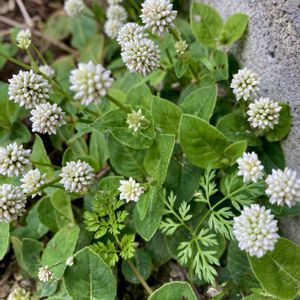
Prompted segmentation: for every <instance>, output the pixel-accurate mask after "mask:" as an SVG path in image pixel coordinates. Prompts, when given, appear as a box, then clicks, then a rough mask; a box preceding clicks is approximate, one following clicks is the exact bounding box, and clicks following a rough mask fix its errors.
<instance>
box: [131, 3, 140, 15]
mask: <svg viewBox="0 0 300 300" xmlns="http://www.w3.org/2000/svg"><path fill="white" fill-rule="evenodd" d="M130 3H131V4H132V6H133V7H134V8H135V9H136V11H137V12H138V13H139V12H140V8H139V6H138V5H137V4H136V2H135V0H130Z"/></svg>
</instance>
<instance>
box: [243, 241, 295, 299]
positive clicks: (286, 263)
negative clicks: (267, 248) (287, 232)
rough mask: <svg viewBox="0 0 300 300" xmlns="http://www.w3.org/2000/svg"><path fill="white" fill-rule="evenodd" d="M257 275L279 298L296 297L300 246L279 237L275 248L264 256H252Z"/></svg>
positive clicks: (265, 286) (252, 263) (251, 259)
mask: <svg viewBox="0 0 300 300" xmlns="http://www.w3.org/2000/svg"><path fill="white" fill-rule="evenodd" d="M249 261H250V264H251V267H252V269H253V271H254V274H255V276H256V277H257V279H258V280H259V282H260V284H261V285H262V287H263V288H264V289H265V290H266V291H267V292H268V293H270V294H271V295H273V296H275V297H278V298H279V299H294V297H296V295H297V294H298V293H299V285H300V269H299V264H300V247H299V246H298V245H296V244H294V243H293V242H291V241H289V240H287V239H284V238H279V240H278V242H277V243H276V245H275V249H274V250H273V251H271V252H267V253H266V254H265V255H264V256H263V257H261V258H256V257H250V256H249Z"/></svg>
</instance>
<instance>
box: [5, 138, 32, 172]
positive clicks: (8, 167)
mask: <svg viewBox="0 0 300 300" xmlns="http://www.w3.org/2000/svg"><path fill="white" fill-rule="evenodd" d="M30 153H31V150H26V149H24V148H23V145H18V144H17V143H15V142H14V143H10V144H8V145H7V146H6V147H5V148H0V174H1V175H4V176H8V177H13V176H20V175H22V174H23V173H24V172H25V171H26V170H27V169H29V167H30V165H31V164H30V161H29V157H30Z"/></svg>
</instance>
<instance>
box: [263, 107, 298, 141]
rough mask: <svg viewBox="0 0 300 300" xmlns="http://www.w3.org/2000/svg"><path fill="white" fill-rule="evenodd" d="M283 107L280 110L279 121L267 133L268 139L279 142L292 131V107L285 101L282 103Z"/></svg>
mask: <svg viewBox="0 0 300 300" xmlns="http://www.w3.org/2000/svg"><path fill="white" fill-rule="evenodd" d="M280 106H281V107H282V109H281V111H280V117H279V123H278V124H277V125H275V126H274V128H273V129H272V130H270V131H268V132H267V133H266V139H267V140H268V141H269V142H278V141H280V140H282V139H283V138H284V137H285V136H286V135H287V134H288V133H289V131H290V127H291V123H292V120H291V109H290V107H289V106H288V105H287V104H285V103H280Z"/></svg>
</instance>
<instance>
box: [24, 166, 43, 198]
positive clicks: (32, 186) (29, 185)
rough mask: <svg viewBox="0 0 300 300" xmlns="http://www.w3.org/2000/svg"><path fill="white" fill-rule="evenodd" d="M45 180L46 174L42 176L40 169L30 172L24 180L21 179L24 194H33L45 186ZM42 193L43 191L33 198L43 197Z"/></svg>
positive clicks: (25, 175)
mask: <svg viewBox="0 0 300 300" xmlns="http://www.w3.org/2000/svg"><path fill="white" fill-rule="evenodd" d="M45 179H46V174H41V172H40V171H39V170H38V169H35V170H29V171H28V172H27V173H25V174H24V175H23V178H21V182H22V184H21V188H22V189H23V191H24V193H32V192H33V191H34V190H36V189H38V188H40V187H41V186H42V185H44V184H45ZM42 193H43V192H42V191H39V192H37V193H35V194H33V195H32V196H31V197H32V198H34V197H35V196H37V195H38V196H41V195H42Z"/></svg>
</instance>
